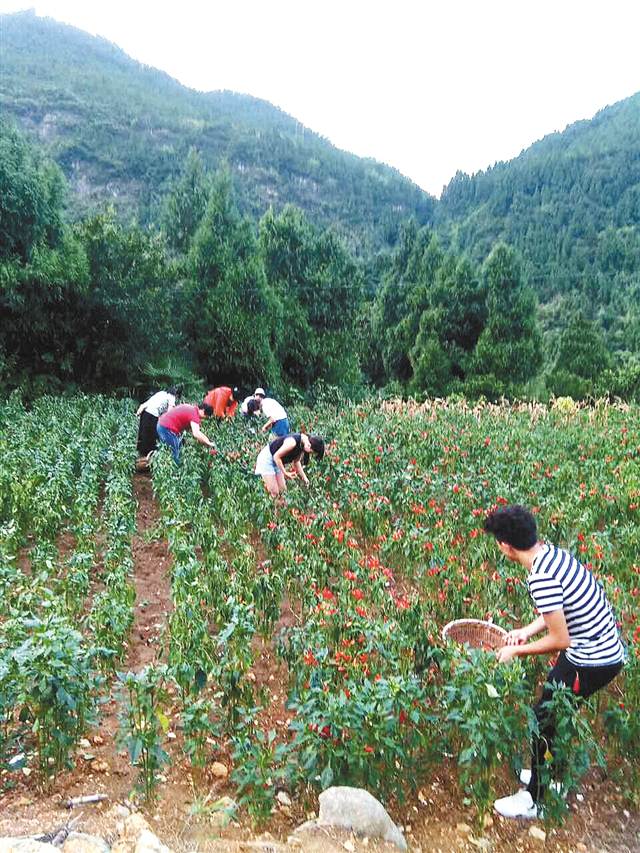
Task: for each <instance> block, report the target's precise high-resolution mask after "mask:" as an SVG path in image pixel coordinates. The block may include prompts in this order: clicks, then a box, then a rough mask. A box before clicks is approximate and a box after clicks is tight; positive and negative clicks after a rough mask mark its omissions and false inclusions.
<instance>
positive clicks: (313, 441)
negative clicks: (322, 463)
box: [309, 435, 324, 459]
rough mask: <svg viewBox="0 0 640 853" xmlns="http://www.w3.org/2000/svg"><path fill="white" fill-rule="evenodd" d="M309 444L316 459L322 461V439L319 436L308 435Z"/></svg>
mask: <svg viewBox="0 0 640 853" xmlns="http://www.w3.org/2000/svg"><path fill="white" fill-rule="evenodd" d="M309 444H310V445H311V449H312V450H313V452H314V453H315V455H316V456H317V457H318V459H322V457H323V456H324V439H322V438H320V436H319V435H310V436H309Z"/></svg>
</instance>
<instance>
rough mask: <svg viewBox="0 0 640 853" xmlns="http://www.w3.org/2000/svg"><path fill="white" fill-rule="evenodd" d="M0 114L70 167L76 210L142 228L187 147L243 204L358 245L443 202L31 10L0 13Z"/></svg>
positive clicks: (247, 104)
mask: <svg viewBox="0 0 640 853" xmlns="http://www.w3.org/2000/svg"><path fill="white" fill-rule="evenodd" d="M0 40H1V45H2V49H1V51H0V112H1V113H2V114H3V115H4V116H5V117H8V116H13V117H14V118H15V119H16V120H17V121H18V122H19V124H20V125H21V126H22V127H23V128H24V129H26V130H27V131H28V132H29V133H30V134H31V135H32V136H34V137H35V138H37V139H38V140H39V141H40V143H41V144H42V145H43V146H44V147H45V149H46V151H47V153H48V154H49V155H50V156H51V157H52V158H53V159H54V160H55V161H56V162H57V163H58V164H59V165H60V166H61V168H62V170H63V172H64V174H65V176H66V178H67V180H68V181H69V184H70V186H71V189H72V191H73V192H72V193H71V196H70V203H71V208H72V213H74V214H75V215H76V216H77V215H81V214H82V215H84V214H86V213H87V212H90V211H93V210H95V207H96V205H97V204H98V203H100V202H111V203H112V204H114V205H115V207H116V209H118V210H119V211H120V212H121V213H124V214H125V215H127V217H130V216H135V217H136V218H138V220H139V221H140V222H141V223H143V224H144V223H147V222H151V221H157V219H158V216H159V212H160V207H161V199H162V197H163V195H165V194H166V192H167V190H168V188H169V184H170V181H171V179H172V178H173V177H174V176H175V175H176V174H177V173H178V172H179V170H180V167H181V164H182V163H183V161H184V159H185V157H186V156H187V153H188V151H189V150H190V148H196V149H197V150H198V151H199V152H200V153H201V155H202V158H203V161H204V163H205V165H206V166H207V168H209V169H211V170H215V169H216V168H218V167H219V166H220V165H221V164H222V163H223V162H225V161H226V162H227V163H228V164H229V167H230V169H231V172H232V174H233V179H234V185H235V187H236V196H237V200H238V206H239V208H240V210H241V212H243V213H247V214H249V215H251V216H252V217H254V218H257V217H259V216H260V215H262V213H264V212H265V211H266V210H267V209H268V208H269V206H270V205H273V206H274V207H275V208H276V209H278V208H282V207H283V206H284V205H285V204H286V203H292V204H295V205H297V206H299V207H300V208H302V209H303V210H304V211H305V212H306V213H307V214H308V216H309V218H310V219H311V220H312V221H313V222H314V223H315V224H317V225H320V226H326V225H328V224H332V225H333V226H334V227H336V228H337V229H338V231H339V232H340V233H342V234H343V235H345V237H346V238H347V239H348V240H349V242H350V243H352V244H353V245H354V246H355V247H357V248H358V249H360V250H364V251H371V250H372V249H378V248H380V247H381V246H384V245H386V244H387V243H388V242H389V241H391V242H392V241H393V240H394V239H395V236H396V234H397V228H398V224H399V222H400V221H401V220H402V219H405V218H407V217H410V216H414V217H416V219H417V220H418V221H419V222H420V223H426V222H429V221H430V220H431V218H432V212H433V205H434V199H433V198H432V197H431V196H429V195H428V194H427V193H425V192H423V191H422V190H421V189H419V188H418V187H417V186H416V185H415V184H413V183H412V182H411V181H409V180H408V179H407V178H405V177H403V176H402V175H400V173H399V172H397V171H396V170H394V169H391V168H390V167H388V166H384V165H382V164H380V163H376V162H374V161H372V160H366V159H361V158H359V157H356V156H355V155H353V154H349V153H347V152H344V151H340V150H338V149H337V148H335V147H334V146H332V145H331V144H330V143H329V142H328V141H327V140H326V139H323V138H322V137H320V136H318V135H317V134H315V133H313V132H311V131H310V130H308V129H307V128H305V127H303V126H302V125H301V124H300V123H299V122H297V121H296V120H295V119H293V118H291V117H290V116H288V115H286V114H285V113H284V112H282V111H281V110H279V109H277V108H276V107H274V106H272V105H271V104H268V103H267V102H265V101H261V100H258V99H256V98H252V97H249V96H247V95H238V94H235V93H232V92H210V93H206V94H203V93H199V92H196V91H194V90H191V89H188V88H186V87H185V86H182V85H180V84H179V83H178V82H177V81H176V80H173V79H172V78H170V77H169V76H168V75H166V74H164V73H163V72H161V71H157V70H156V69H153V68H149V67H146V66H143V65H141V64H139V63H138V62H135V61H134V60H132V59H130V58H129V57H128V56H127V55H126V54H125V53H123V51H121V50H120V49H119V48H118V47H116V46H115V45H113V44H111V43H109V42H107V41H105V40H104V39H101V38H95V37H93V36H90V35H88V34H87V33H83V32H81V31H80V30H77V29H74V28H73V27H69V26H66V25H64V24H59V23H57V22H55V21H53V20H51V19H47V18H38V17H36V16H35V15H34V14H33V13H32V12H24V13H18V14H15V15H3V16H0Z"/></svg>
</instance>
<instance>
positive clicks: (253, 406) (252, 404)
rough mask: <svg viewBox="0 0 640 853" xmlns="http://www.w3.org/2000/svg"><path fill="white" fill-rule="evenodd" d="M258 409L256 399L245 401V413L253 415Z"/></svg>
mask: <svg viewBox="0 0 640 853" xmlns="http://www.w3.org/2000/svg"><path fill="white" fill-rule="evenodd" d="M259 409H260V403H258V401H257V400H249V402H248V403H247V414H248V415H253V414H255V413H256V412H257V411H259Z"/></svg>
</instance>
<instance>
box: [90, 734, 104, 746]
mask: <svg viewBox="0 0 640 853" xmlns="http://www.w3.org/2000/svg"><path fill="white" fill-rule="evenodd" d="M91 740H92V741H93V742H94V743H95V745H96V746H102V744H103V743H104V738H103V737H102V735H94V736H93V737H92V738H91Z"/></svg>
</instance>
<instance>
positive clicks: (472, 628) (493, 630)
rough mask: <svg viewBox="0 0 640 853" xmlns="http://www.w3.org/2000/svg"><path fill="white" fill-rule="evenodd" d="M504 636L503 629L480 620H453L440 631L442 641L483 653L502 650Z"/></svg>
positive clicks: (505, 633) (505, 634)
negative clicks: (483, 651)
mask: <svg viewBox="0 0 640 853" xmlns="http://www.w3.org/2000/svg"><path fill="white" fill-rule="evenodd" d="M506 636H507V632H506V631H505V630H504V628H501V627H500V626H499V625H494V624H493V622H484V621H483V620H482V619H454V621H453V622H449V624H448V625H445V626H444V628H443V629H442V639H443V640H448V641H452V642H454V643H460V645H463V646H470V647H471V648H472V649H484V650H485V651H492V650H493V649H500V648H502V646H504V641H505V637H506Z"/></svg>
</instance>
